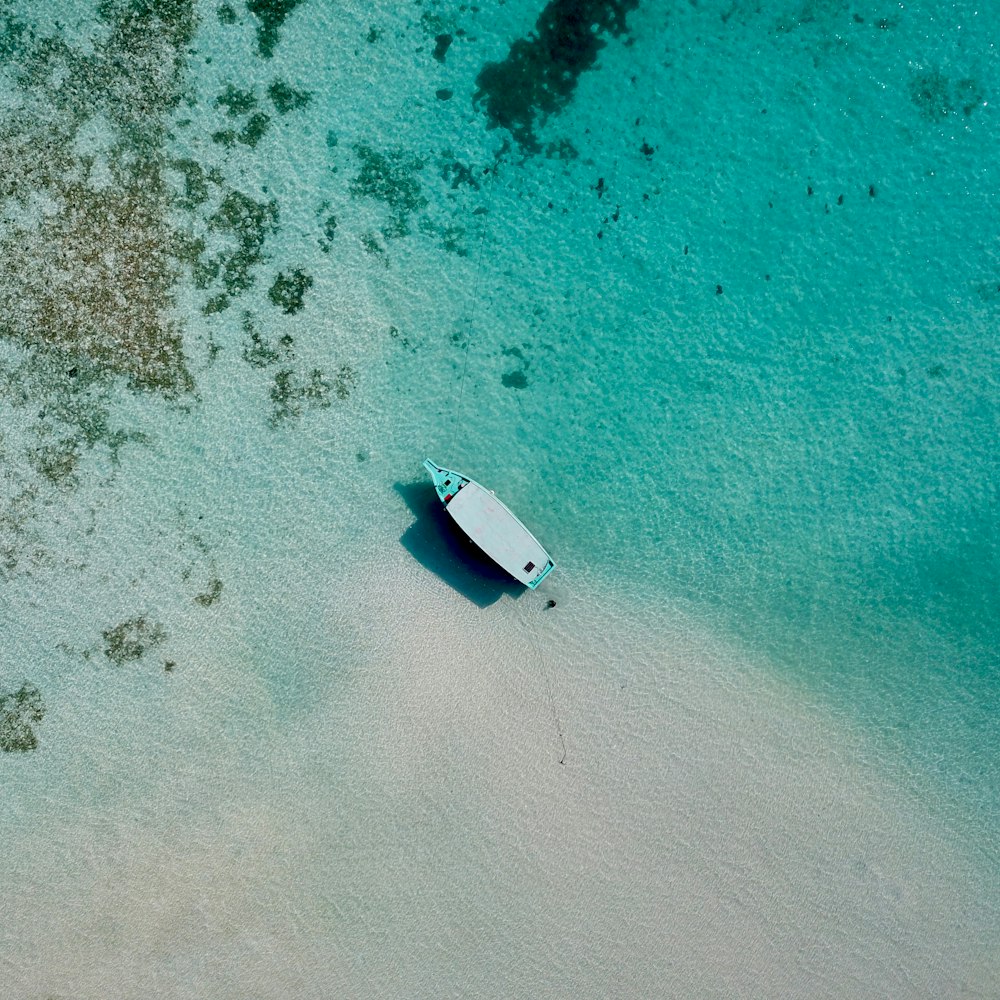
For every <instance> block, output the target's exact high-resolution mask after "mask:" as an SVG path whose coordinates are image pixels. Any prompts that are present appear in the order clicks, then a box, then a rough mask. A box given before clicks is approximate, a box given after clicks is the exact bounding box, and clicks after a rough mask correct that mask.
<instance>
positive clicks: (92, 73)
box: [0, 0, 196, 393]
mask: <svg viewBox="0 0 1000 1000" xmlns="http://www.w3.org/2000/svg"><path fill="white" fill-rule="evenodd" d="M98 16H99V18H100V19H101V20H102V21H103V23H104V27H105V29H106V30H105V32H104V33H103V34H102V35H100V36H99V37H97V38H96V39H95V41H94V44H93V47H92V49H90V50H87V51H84V50H82V49H74V48H73V47H71V46H70V45H68V44H67V43H66V42H65V41H64V40H63V39H62V38H60V37H58V36H56V37H45V38H40V37H38V36H37V34H36V33H34V32H33V31H32V30H31V29H29V28H27V27H25V26H23V25H18V24H17V22H15V21H13V20H12V19H11V18H10V16H9V15H7V17H6V19H5V20H6V23H5V24H4V27H5V28H6V29H7V30H6V32H5V34H4V45H5V47H6V48H7V49H8V52H9V53H10V54H12V55H14V56H16V58H15V59H13V60H12V61H11V63H10V66H11V67H12V68H13V69H14V72H15V75H16V83H17V84H18V87H19V97H20V100H19V101H14V102H12V103H11V104H10V105H9V110H6V111H2V112H0V162H3V163H4V177H3V181H2V183H0V199H3V200H7V199H10V200H12V201H13V202H14V203H15V204H16V205H17V206H18V209H19V211H18V213H17V214H16V216H15V217H14V218H12V219H11V221H10V222H9V224H8V225H6V226H5V230H4V233H3V235H2V237H0V337H4V338H7V339H9V340H12V341H15V342H17V343H19V344H21V345H23V346H25V347H27V348H28V349H30V350H38V351H43V352H46V353H47V354H49V355H52V354H58V355H61V356H64V357H68V358H79V359H86V360H87V361H90V362H96V363H98V364H99V365H101V366H102V367H103V368H105V369H106V370H108V371H110V372H114V373H116V374H120V375H124V376H126V377H127V378H128V380H129V381H130V383H131V384H132V385H133V386H136V387H141V388H154V389H157V390H160V391H164V392H168V393H176V392H178V391H184V390H187V389H189V388H190V387H191V385H192V380H191V376H190V374H189V373H188V371H187V367H186V363H185V358H184V354H183V350H182V343H181V333H180V330H179V329H178V328H177V326H176V324H175V323H174V322H173V321H172V319H171V315H170V314H171V307H172V305H173V301H172V295H171V289H172V286H173V281H174V277H175V276H174V271H173V261H172V256H171V251H172V246H173V234H172V232H171V229H170V226H169V223H168V221H167V219H168V214H167V213H168V209H169V205H170V200H171V199H170V193H169V189H168V186H167V184H166V183H165V180H164V169H163V168H164V165H165V164H164V160H163V157H162V154H161V153H160V144H161V142H162V140H163V137H164V133H165V121H166V115H167V114H168V113H169V112H170V111H171V110H172V109H173V108H174V107H176V105H177V104H178V102H179V101H180V99H181V96H182V94H183V65H184V64H183V52H184V49H185V47H186V46H187V45H189V43H190V41H191V39H192V37H193V34H194V29H195V24H196V18H195V13H194V3H193V0H162V2H157V3H155V4H154V3H152V2H149V0H132V2H124V0H119V2H111V0H103V2H102V3H100V4H99V6H98ZM94 124H97V125H98V131H99V132H100V133H101V134H102V136H103V139H102V141H101V142H100V143H99V144H98V147H97V148H94V144H93V141H92V140H91V141H90V143H89V145H88V143H87V142H86V141H85V142H83V143H82V144H81V142H80V136H81V135H82V134H84V133H86V131H87V130H88V129H91V130H93V125H94ZM81 146H82V147H83V148H89V149H90V150H91V151H88V152H87V153H81V152H79V151H78V147H81ZM39 198H41V199H42V200H43V201H44V203H45V206H46V207H45V210H44V211H41V212H39V211H38V210H37V208H36V206H37V204H38V200H39ZM32 216H34V217H32ZM14 219H16V221H14Z"/></svg>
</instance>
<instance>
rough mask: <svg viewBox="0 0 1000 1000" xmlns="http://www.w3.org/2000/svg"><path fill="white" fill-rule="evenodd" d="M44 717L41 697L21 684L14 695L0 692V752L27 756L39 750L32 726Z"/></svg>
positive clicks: (43, 705) (43, 703)
mask: <svg viewBox="0 0 1000 1000" xmlns="http://www.w3.org/2000/svg"><path fill="white" fill-rule="evenodd" d="M44 715H45V702H44V701H43V700H42V693H41V691H39V690H38V688H37V687H35V685H34V684H31V683H24V684H22V685H21V686H20V688H18V689H17V690H16V691H2V692H0V751H2V752H3V753H27V752H28V751H29V750H35V749H37V747H38V737H37V736H36V735H35V726H36V725H38V723H39V722H41V721H42V718H43V717H44Z"/></svg>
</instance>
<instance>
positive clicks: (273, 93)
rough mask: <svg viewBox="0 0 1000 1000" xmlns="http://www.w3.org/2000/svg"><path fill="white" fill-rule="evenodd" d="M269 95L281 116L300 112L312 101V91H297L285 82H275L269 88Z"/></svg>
mask: <svg viewBox="0 0 1000 1000" xmlns="http://www.w3.org/2000/svg"><path fill="white" fill-rule="evenodd" d="M267 94H268V97H270V98H271V103H272V104H273V105H274V107H275V109H276V110H277V112H278V114H281V115H286V114H288V112H289V111H298V110H299V109H300V108H304V107H305V106H306V105H307V104H308V103H309V102H310V101H311V100H312V93H311V92H310V91H308V90H296V89H295V88H294V87H292V86H290V85H289V84H287V83H286V82H285V81H284V80H275V81H274V82H273V83H272V84H271V85H270V86H269V87H268V88H267Z"/></svg>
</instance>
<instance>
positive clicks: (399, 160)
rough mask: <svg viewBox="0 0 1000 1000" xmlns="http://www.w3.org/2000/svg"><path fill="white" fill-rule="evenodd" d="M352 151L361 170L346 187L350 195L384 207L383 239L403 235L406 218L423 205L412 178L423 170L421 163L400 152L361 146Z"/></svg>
mask: <svg viewBox="0 0 1000 1000" xmlns="http://www.w3.org/2000/svg"><path fill="white" fill-rule="evenodd" d="M354 151H355V153H357V155H358V159H359V160H360V161H361V169H360V170H359V171H358V175H357V177H355V178H354V180H352V181H351V183H350V187H349V190H350V192H351V194H352V195H354V196H355V197H366V198H374V199H375V200H376V201H381V202H383V203H384V204H385V205H387V206H388V208H389V210H390V213H391V222H390V223H389V225H388V226H386V227H385V228H383V230H382V235H383V236H385V237H386V238H387V239H390V238H392V237H394V236H405V235H407V234H408V233H409V231H410V227H409V217H410V215H412V214H413V213H414V212H417V211H419V210H420V209H422V208H424V207H426V205H427V199H426V198H425V197H424V196H423V194H422V193H421V190H420V181H419V180H418V179H417V177H416V174H417V173H418V172H419V171H420V170H422V169H423V166H424V164H423V161H422V160H420V159H418V158H417V157H415V156H412V155H410V154H408V153H407V152H406V151H405V150H402V149H394V150H390V151H389V152H385V153H382V152H379V151H378V150H377V149H373V148H372V147H371V146H368V145H366V144H365V143H358V144H357V145H356V146H355V147H354Z"/></svg>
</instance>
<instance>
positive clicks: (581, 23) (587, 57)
mask: <svg viewBox="0 0 1000 1000" xmlns="http://www.w3.org/2000/svg"><path fill="white" fill-rule="evenodd" d="M638 6H639V0H550V2H549V3H548V4H546V6H545V8H544V10H543V11H542V12H541V14H539V16H538V20H537V21H536V22H535V29H534V31H533V32H532V33H531V34H530V35H529V36H528V37H527V38H520V39H518V40H517V41H515V42H514V43H513V45H511V47H510V51H509V52H508V53H507V58H506V59H504V60H502V61H501V62H490V63H487V64H486V65H485V66H483V68H482V69H481V70H480V72H479V75H478V76H477V77H476V86H477V88H478V89H477V90H476V93H475V95H474V96H473V101H474V103H476V104H477V105H478V104H482V105H483V106H484V107H485V111H486V116H487V119H488V121H489V125H490V127H491V128H505V129H507V130H508V131H509V132H510V133H511V135H513V137H514V139H515V140H516V141H517V143H518V145H519V146H520V147H521V148H522V150H524V151H525V152H527V153H536V152H538V151H539V148H540V146H539V142H538V138H537V136H536V135H535V128H536V125H537V124H539V123H540V122H543V121H544V120H545V119H546V118H547V117H548V116H549V115H551V114H553V113H554V112H556V111H558V110H560V109H561V108H563V107H565V105H566V104H568V103H569V101H570V99H571V98H572V96H573V92H574V91H575V90H576V84H577V80H578V79H579V77H580V74H581V73H583V72H585V71H586V70H588V69H590V68H591V67H592V66H593V65H594V64H595V63H596V62H597V56H598V53H599V52H600V50H601V49H602V48H603V47H604V45H605V44H606V43H605V41H604V39H603V38H602V37H601V36H602V35H611V36H613V37H618V36H620V35H622V34H623V33H624V32H625V30H626V17H627V15H628V13H629V12H630V11H632V10H634V9H635V8H636V7H638Z"/></svg>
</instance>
